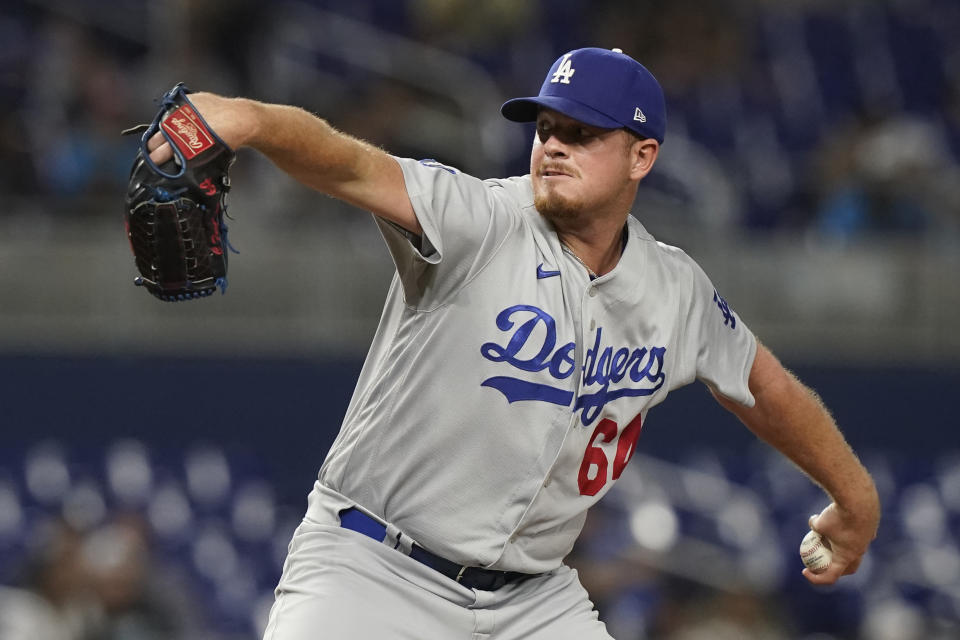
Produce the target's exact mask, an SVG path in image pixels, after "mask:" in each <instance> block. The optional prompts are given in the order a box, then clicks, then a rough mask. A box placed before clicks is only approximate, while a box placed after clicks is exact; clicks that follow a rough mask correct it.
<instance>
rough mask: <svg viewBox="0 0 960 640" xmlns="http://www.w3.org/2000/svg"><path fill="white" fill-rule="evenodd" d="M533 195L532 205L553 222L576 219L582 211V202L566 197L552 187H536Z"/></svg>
mask: <svg viewBox="0 0 960 640" xmlns="http://www.w3.org/2000/svg"><path fill="white" fill-rule="evenodd" d="M536 191H537V192H536V193H534V195H533V206H534V207H536V208H537V211H539V212H540V215H542V216H543V217H544V218H546V219H547V220H549V221H550V222H553V223H557V222H560V223H563V222H570V221H573V220H576V219H577V218H579V217H580V215H581V214H582V213H583V202H581V201H580V200H576V199H573V198H568V197H566V196H562V195H560V194H559V193H557V192H556V191H555V190H553V189H538V190H536Z"/></svg>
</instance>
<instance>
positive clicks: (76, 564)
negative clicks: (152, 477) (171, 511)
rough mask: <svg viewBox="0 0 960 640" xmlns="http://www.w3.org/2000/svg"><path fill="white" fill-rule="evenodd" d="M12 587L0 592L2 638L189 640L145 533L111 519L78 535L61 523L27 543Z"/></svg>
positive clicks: (134, 521) (122, 519) (132, 523)
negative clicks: (30, 546) (27, 554)
mask: <svg viewBox="0 0 960 640" xmlns="http://www.w3.org/2000/svg"><path fill="white" fill-rule="evenodd" d="M34 546H35V548H34V551H33V554H32V556H31V557H30V558H29V559H28V565H27V567H26V568H25V570H24V576H23V578H22V580H21V583H22V584H20V585H19V586H18V587H0V638H3V640H161V639H162V640H179V639H184V640H186V639H187V638H191V639H192V638H196V637H197V633H198V629H199V628H200V626H199V624H198V617H197V614H196V609H195V607H194V606H193V605H191V604H189V601H188V600H187V598H188V597H189V594H188V593H187V592H186V590H185V589H184V588H183V585H179V584H172V583H170V584H168V583H167V582H168V580H167V579H166V578H165V576H166V575H167V574H166V572H164V571H162V570H158V568H157V567H155V566H153V565H152V563H151V552H150V549H149V547H148V542H147V536H146V528H145V526H144V524H143V522H142V521H141V520H140V519H139V518H138V517H134V516H117V517H115V518H114V519H112V520H111V521H110V522H108V523H106V524H104V525H102V526H100V527H98V528H96V529H93V530H91V531H89V532H86V533H81V532H78V531H77V530H75V529H73V528H71V527H69V526H67V525H66V524H65V523H63V522H62V521H56V522H53V523H51V524H50V525H49V527H48V529H47V531H45V533H44V534H43V535H41V536H39V537H38V539H37V540H35V541H34Z"/></svg>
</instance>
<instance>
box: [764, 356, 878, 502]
mask: <svg viewBox="0 0 960 640" xmlns="http://www.w3.org/2000/svg"><path fill="white" fill-rule="evenodd" d="M774 384H779V385H782V386H783V388H782V389H777V388H772V387H770V388H765V389H761V390H758V393H759V394H761V395H766V396H769V397H762V398H757V404H758V405H760V406H761V407H763V410H762V413H760V414H758V416H756V417H755V419H752V420H751V421H750V422H749V423H747V426H748V427H749V428H750V429H751V430H752V431H753V432H754V433H755V434H756V435H757V436H758V437H759V438H761V439H762V440H764V441H765V442H768V443H769V444H770V445H772V446H773V447H775V448H776V449H777V450H779V451H780V452H782V453H783V454H784V455H785V456H787V457H788V458H790V460H792V461H793V462H794V463H795V464H796V465H797V466H798V467H800V468H801V469H802V470H803V471H804V472H805V473H806V474H807V475H808V476H810V478H812V479H813V480H814V481H815V482H816V483H817V484H819V485H820V486H821V487H823V489H824V490H825V491H826V492H827V493H828V494H829V495H830V497H831V498H832V499H833V501H834V502H836V503H837V506H838V507H839V508H841V509H843V510H846V511H849V512H850V513H851V514H853V515H856V516H860V517H863V518H867V519H869V518H873V517H874V514H879V499H878V497H877V492H876V488H875V486H874V483H873V480H872V478H871V477H870V474H869V473H868V472H867V470H866V469H865V468H864V466H863V465H862V464H861V463H860V460H859V459H858V458H857V456H856V454H854V452H853V450H852V449H851V448H850V446H849V445H848V444H847V442H846V440H845V439H844V437H843V434H842V433H841V432H840V430H839V428H838V427H837V425H836V423H835V422H834V420H833V417H832V416H831V415H830V413H829V412H828V411H827V409H826V407H824V405H823V403H822V402H821V401H820V398H819V397H818V396H817V395H816V394H815V393H814V392H813V391H812V390H810V389H809V388H807V387H806V386H804V385H803V384H802V383H801V382H800V381H799V380H797V379H796V378H795V377H794V376H793V375H790V374H789V373H786V375H785V376H784V377H783V380H781V381H779V382H776V383H774Z"/></svg>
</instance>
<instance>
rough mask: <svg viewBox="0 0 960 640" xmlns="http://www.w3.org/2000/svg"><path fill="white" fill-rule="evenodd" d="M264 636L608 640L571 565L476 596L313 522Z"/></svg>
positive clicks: (298, 540) (302, 531)
mask: <svg viewBox="0 0 960 640" xmlns="http://www.w3.org/2000/svg"><path fill="white" fill-rule="evenodd" d="M263 638H264V640H317V638H357V639H358V640H367V639H369V640H380V639H382V638H390V639H391V640H393V639H396V640H612V639H611V637H610V635H609V634H608V633H607V630H606V627H605V626H604V624H603V623H602V622H600V621H599V620H598V618H597V612H596V611H595V610H594V608H593V603H592V602H590V599H589V597H588V595H587V592H586V590H585V589H584V588H583V586H581V584H580V581H579V579H578V578H577V572H576V571H574V570H573V569H570V568H569V567H567V566H561V567H560V568H558V569H555V570H553V571H550V572H547V573H544V574H541V575H539V576H537V577H534V578H530V579H527V580H524V581H521V582H516V583H511V584H507V585H505V586H503V587H501V588H500V589H498V590H496V591H478V590H474V589H468V588H466V587H464V586H462V585H460V584H458V583H457V582H455V581H453V580H451V579H450V578H447V577H446V576H444V575H442V574H440V573H438V572H436V571H434V570H433V569H431V568H429V567H427V566H425V565H423V564H421V563H420V562H418V561H416V560H414V559H413V558H411V557H409V556H407V555H404V554H403V553H400V552H399V551H396V550H394V549H392V548H391V547H388V546H387V545H385V544H380V543H378V542H376V541H375V540H372V539H370V538H368V537H367V536H365V535H363V534H361V533H357V532H355V531H351V530H349V529H343V528H341V527H337V526H333V525H328V524H319V523H317V522H314V521H312V520H310V519H309V518H307V519H304V521H303V522H302V523H301V524H300V526H299V527H297V530H296V531H295V532H294V534H293V539H292V540H291V542H290V546H289V550H288V554H287V560H286V562H285V563H284V567H283V575H282V576H281V578H280V583H279V585H278V586H277V590H276V600H275V601H274V604H273V608H272V609H271V610H270V618H269V621H268V623H267V628H266V630H265V632H264V636H263Z"/></svg>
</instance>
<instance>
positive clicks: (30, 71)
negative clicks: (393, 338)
mask: <svg viewBox="0 0 960 640" xmlns="http://www.w3.org/2000/svg"><path fill="white" fill-rule="evenodd" d="M587 45H595V46H604V47H620V48H622V49H623V50H624V51H626V52H627V53H630V54H632V55H633V56H635V57H636V58H638V59H639V60H641V61H642V62H644V63H645V64H646V65H647V66H648V67H649V68H650V69H651V70H652V71H653V72H654V73H655V74H656V75H657V76H658V78H659V79H660V81H661V82H662V83H663V85H664V88H665V90H666V91H667V94H668V113H669V117H668V133H667V139H666V144H665V145H664V147H663V150H662V154H661V158H660V161H659V162H658V165H657V168H656V169H655V171H654V174H653V175H652V176H651V177H650V178H649V179H648V180H647V181H646V183H645V185H644V186H643V187H642V195H641V197H640V198H639V199H638V204H637V206H636V211H635V213H636V215H637V216H638V217H639V218H640V219H641V220H642V221H643V222H644V223H645V224H646V225H647V227H648V228H649V229H650V230H651V231H652V232H653V233H654V235H656V236H657V237H658V238H660V239H661V240H664V241H666V242H670V243H673V244H679V245H681V246H683V247H684V248H685V249H686V250H687V251H688V252H689V253H690V254H691V255H693V256H694V257H695V258H696V259H697V260H698V261H699V262H700V263H701V264H702V265H703V266H704V267H705V269H706V270H707V272H708V273H710V274H711V276H712V278H713V280H714V282H715V283H716V284H717V286H718V288H719V289H720V290H721V291H722V292H723V293H724V295H725V297H726V298H727V299H728V300H729V301H730V302H731V303H732V304H733V306H734V307H735V308H736V309H737V311H738V312H739V313H740V315H741V316H742V317H743V319H744V320H745V321H746V322H747V324H748V325H749V326H750V327H751V328H752V329H753V330H754V331H755V332H756V333H757V334H758V335H759V336H760V337H761V338H762V339H763V340H764V341H765V342H766V343H767V344H769V345H770V346H771V347H772V349H773V350H774V351H775V352H776V353H778V354H779V355H781V357H782V358H783V360H784V361H785V363H786V364H787V365H788V366H789V367H791V368H793V369H794V370H796V371H797V372H798V373H799V374H800V376H801V377H802V378H803V379H804V380H806V381H807V382H808V383H809V384H811V386H813V387H814V388H816V389H817V390H818V392H819V393H820V394H821V395H822V396H823V397H824V399H825V401H826V402H827V404H828V405H829V406H830V407H831V408H832V409H833V411H834V413H835V415H836V416H837V418H838V421H839V423H840V424H841V426H842V428H843V429H844V431H845V432H846V433H847V435H848V438H849V439H850V441H851V442H852V443H853V444H854V446H855V447H856V448H857V450H858V451H860V452H861V453H862V456H863V458H864V460H865V462H866V464H867V465H868V467H869V468H870V469H871V471H872V472H873V473H874V474H875V477H876V479H877V482H878V485H879V488H880V491H881V495H882V498H883V501H884V508H885V517H884V520H883V522H882V526H881V530H880V534H879V537H878V540H877V542H876V544H875V546H874V548H873V550H872V551H871V553H870V554H869V556H868V557H867V559H866V561H865V562H864V565H863V567H862V568H861V571H860V572H859V573H858V574H857V576H855V577H852V578H848V579H846V580H845V581H844V582H843V584H841V585H839V586H836V587H834V588H831V589H826V590H822V589H820V590H817V589H813V588H811V587H809V586H808V585H807V584H806V583H805V581H804V580H803V579H802V578H801V577H800V576H799V572H800V568H801V567H800V566H799V561H798V559H797V555H796V547H797V545H798V544H799V541H800V539H801V537H802V536H803V533H804V531H805V529H806V524H805V523H806V518H807V516H808V515H809V514H810V513H814V512H817V511H819V510H820V509H821V508H822V507H823V506H824V505H825V501H824V498H823V496H822V495H821V494H820V493H819V492H818V490H817V489H816V488H815V487H813V486H811V485H810V484H809V483H808V482H807V481H806V480H805V479H804V478H803V476H802V475H801V474H799V473H798V472H797V471H796V470H794V469H793V468H792V467H791V466H790V465H789V464H786V463H784V462H783V461H782V460H781V459H780V458H778V457H777V456H776V455H773V454H772V453H771V452H770V451H769V450H768V449H766V448H765V447H764V446H762V445H759V444H757V443H756V442H754V441H753V440H752V438H751V437H750V436H749V435H748V434H747V433H746V431H745V430H744V429H743V428H742V427H740V426H739V425H738V424H737V423H736V421H735V420H734V419H732V418H731V417H729V416H727V415H726V414H724V412H723V411H722V410H721V409H720V408H719V407H718V406H716V405H715V403H713V401H712V400H711V399H710V397H709V395H708V394H707V393H706V392H705V390H704V389H703V388H702V387H701V386H699V385H694V386H693V387H689V388H687V389H684V390H683V391H681V392H678V393H677V394H676V396H675V397H673V396H672V397H671V400H670V401H668V402H667V403H665V404H664V405H663V406H662V407H659V408H657V409H656V410H654V411H653V412H651V414H650V418H649V420H648V424H647V425H646V426H645V430H644V435H643V437H642V438H641V440H640V449H639V453H638V454H637V455H636V457H635V460H634V461H633V462H632V464H631V465H630V467H629V468H628V473H625V474H624V477H623V479H622V480H621V482H620V483H619V484H618V486H617V487H616V488H615V490H614V491H613V492H612V493H611V495H610V496H609V497H608V498H607V499H606V500H605V501H604V502H603V503H602V504H601V506H600V507H598V508H597V509H596V510H595V512H594V513H593V514H592V516H591V518H590V520H589V521H588V525H587V528H586V530H585V531H584V535H583V538H582V542H581V544H580V545H579V546H578V547H577V549H576V550H575V552H574V554H573V556H571V558H570V560H571V562H572V563H574V564H575V565H576V566H578V567H579V568H580V570H581V575H582V577H583V581H584V583H585V584H586V585H587V586H588V588H589V590H590V591H591V593H592V594H593V595H594V598H595V600H596V602H597V604H598V606H599V608H600V611H601V616H602V617H603V619H604V620H606V621H607V623H608V625H609V628H610V629H611V631H612V633H613V634H614V635H615V636H616V637H617V638H618V639H620V640H636V639H641V638H655V639H665V640H666V639H670V640H673V639H683V640H692V639H696V638H719V639H727V638H764V639H779V638H805V639H808V640H814V639H815V640H830V639H834V640H840V639H851V640H852V639H857V640H861V639H862V640H912V639H921V638H922V639H929V638H935V639H946V638H958V637H960V626H958V620H960V552H958V543H960V436H958V435H957V434H958V427H960V424H958V419H957V411H956V410H955V407H954V405H953V403H954V402H955V401H956V398H957V396H958V392H960V331H958V328H960V322H958V321H960V285H958V283H957V276H958V273H960V188H958V185H960V180H958V166H960V165H958V161H960V3H958V2H957V1H956V0H889V1H882V0H861V1H857V0H842V1H836V0H834V1H827V0H824V1H817V0H779V1H773V0H769V1H763V0H722V1H721V0H716V1H708V0H701V1H696V0H646V1H644V0H634V1H627V0H594V1H592V2H588V1H587V0H529V1H525V0H489V1H487V2H474V1H471V0H352V1H351V2H337V1H334V0H312V1H300V2H278V3H264V2H255V1H253V0H232V1H231V0H165V1H164V0H155V1H148V0H118V1H116V2H103V1H101V0H88V1H71V0H7V1H6V2H4V3H3V5H2V7H0V96H2V99H0V166H2V171H0V201H2V203H3V204H2V208H0V585H3V586H0V638H3V639H4V640H6V639H19V638H32V639H39V640H43V639H46V638H49V639H58V640H60V639H63V640H73V639H79V638H83V639H85V640H91V639H110V640H120V639H123V640H139V639H146V638H150V639H155V638H211V639H218V640H220V639H222V640H227V639H229V640H234V639H236V640H240V639H252V638H258V637H259V634H260V631H261V629H262V627H263V625H264V621H265V616H266V612H267V610H268V608H269V605H270V602H271V600H272V593H271V591H272V589H273V586H274V585H275V583H276V580H277V578H278V576H279V572H280V569H281V564H282V561H283V557H284V554H285V552H286V544H287V542H288V540H289V537H290V535H291V533H292V531H293V528H294V527H295V525H296V523H297V522H298V521H299V518H300V516H301V513H302V511H303V509H304V507H305V496H306V493H307V492H308V491H309V488H310V486H311V483H312V481H313V479H314V477H315V473H316V470H317V468H318V467H319V464H320V462H321V461H322V459H323V456H324V453H325V451H326V448H327V447H328V445H329V443H330V442H331V441H332V439H333V437H334V435H335V434H336V431H337V429H338V427H339V422H340V419H341V417H342V414H343V411H344V409H345V408H346V404H347V401H348V399H349V396H350V393H351V391H352V386H353V381H354V379H355V376H356V374H357V373H358V371H359V367H360V365H361V363H362V358H363V356H364V353H365V350H366V346H367V344H368V341H369V339H370V337H371V335H372V332H373V329H374V327H375V325H376V322H377V320H378V317H379V312H380V306H381V302H382V298H383V295H384V293H385V291H386V288H387V285H388V282H389V278H390V273H391V265H390V262H389V258H388V256H387V252H386V251H385V250H384V248H383V246H382V241H381V239H380V237H379V235H378V233H377V232H376V230H375V228H374V225H373V224H371V222H370V221H369V219H368V217H367V216H365V215H363V214H359V215H358V212H356V211H352V210H350V208H349V207H346V206H344V205H341V204H339V203H337V202H336V201H333V200H331V199H329V198H326V197H325V196H319V195H317V194H315V193H312V192H310V191H308V190H306V189H304V188H302V187H300V186H298V185H297V184H296V183H294V182H293V181H291V180H290V179H289V178H287V177H286V176H284V175H283V174H281V173H280V172H279V171H277V170H275V169H274V168H273V167H272V166H271V165H269V163H267V162H265V161H264V160H263V159H262V158H261V157H258V156H257V155H255V154H254V153H252V152H241V154H240V160H239V161H238V163H237V165H236V166H235V168H234V171H233V176H234V184H235V188H234V192H233V193H232V194H231V208H230V211H231V214H232V216H233V217H234V218H235V221H234V222H233V223H232V224H231V230H230V238H231V242H232V244H233V245H234V246H236V247H237V248H238V249H239V250H240V252H241V253H240V255H239V256H234V258H233V260H232V264H231V272H230V276H231V280H232V284H231V288H230V290H229V293H228V295H226V296H222V297H221V296H216V297H215V298H211V299H208V300H204V301H201V302H196V303H190V304H181V305H166V304H161V303H159V302H157V301H155V300H153V299H152V298H150V297H149V296H148V295H146V294H145V293H144V292H143V291H141V290H139V289H136V288H134V287H133V286H132V284H131V281H132V278H133V276H134V267H133V261H132V259H131V255H130V252H129V249H128V247H127V244H126V240H125V239H124V235H123V224H122V208H121V202H122V193H123V190H124V187H125V184H126V176H127V171H128V168H129V163H130V160H131V158H132V155H133V153H134V149H135V145H136V142H135V140H132V139H124V138H121V137H120V136H119V131H120V130H121V129H123V128H126V127H127V126H129V125H130V124H132V123H138V122H142V121H144V120H146V119H148V118H149V117H150V116H151V114H152V113H153V110H154V106H153V102H152V101H153V99H155V98H156V97H158V96H159V95H160V94H162V93H163V91H164V90H166V89H167V88H169V87H170V86H171V85H172V84H173V83H174V82H177V81H181V80H182V81H186V82H187V84H188V85H189V86H191V87H193V88H196V89H206V90H213V91H217V92H221V93H226V94H231V95H245V96H249V97H254V98H259V99H263V100H267V101H271V102H285V103H292V104H297V105H300V106H303V107H305V108H307V109H310V110H312V111H314V112H316V113H318V114H320V115H322V116H324V117H326V118H328V119H329V120H330V121H331V122H333V123H334V124H335V125H337V126H339V127H340V128H342V129H344V130H347V131H349V132H351V133H354V134H356V135H358V136H361V137H364V138H366V139H368V140H371V141H373V142H375V143H377V144H380V145H382V146H384V147H385V148H387V149H388V150H390V151H391V152H393V153H396V154H398V155H408V156H412V157H433V158H437V159H439V160H441V161H442V162H445V163H449V164H452V165H456V166H459V167H461V168H462V169H464V170H466V171H469V172H472V173H474V174H476V175H479V176H481V177H487V176H499V175H504V174H507V173H523V172H525V167H526V164H527V153H528V148H529V143H530V140H531V137H532V131H531V130H529V129H525V128H524V127H521V126H518V125H514V124H511V123H508V122H506V121H504V120H502V119H501V118H500V116H499V114H498V111H497V109H498V106H499V104H500V103H501V101H502V100H504V99H505V98H506V97H511V96H515V95H528V94H529V93H531V92H533V91H535V90H536V88H537V87H538V86H539V84H540V82H541V81H542V77H543V73H544V71H545V69H546V68H547V67H548V66H549V64H550V63H551V62H552V61H553V60H554V59H555V58H556V56H557V55H559V54H560V53H562V52H563V51H566V50H569V49H572V48H575V47H580V46H587Z"/></svg>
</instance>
